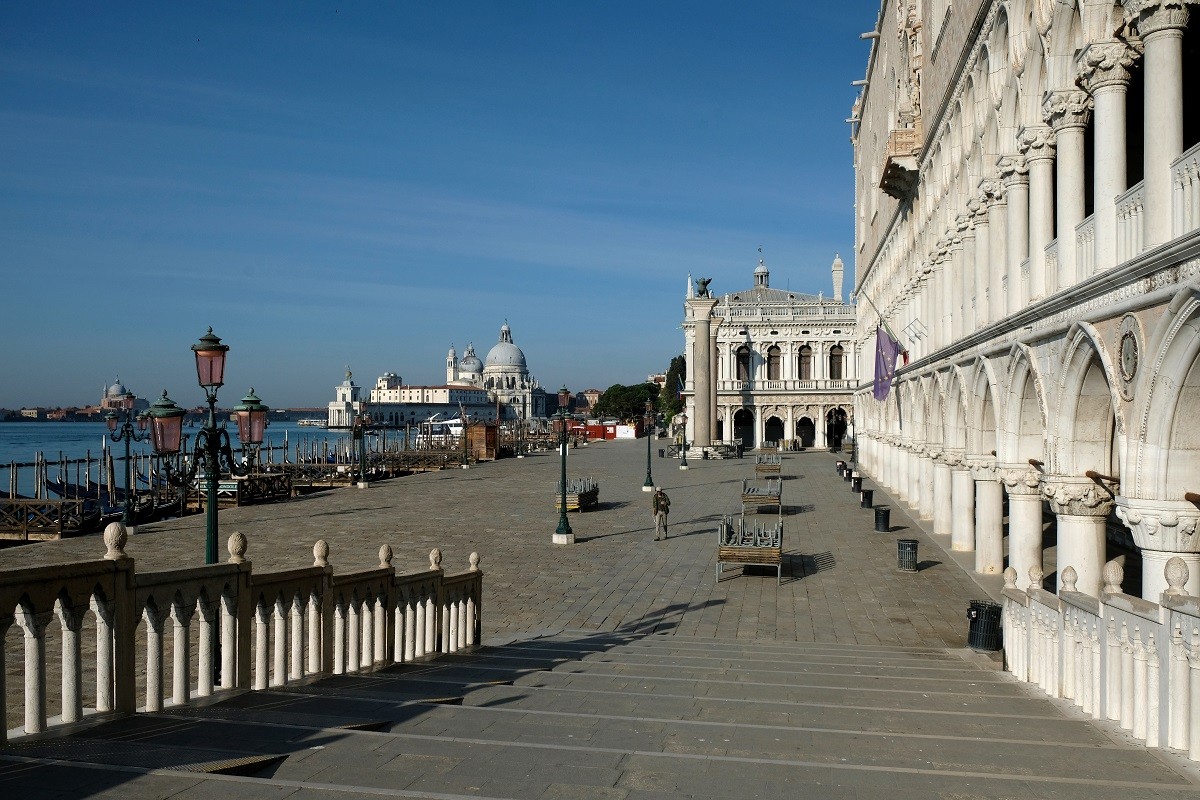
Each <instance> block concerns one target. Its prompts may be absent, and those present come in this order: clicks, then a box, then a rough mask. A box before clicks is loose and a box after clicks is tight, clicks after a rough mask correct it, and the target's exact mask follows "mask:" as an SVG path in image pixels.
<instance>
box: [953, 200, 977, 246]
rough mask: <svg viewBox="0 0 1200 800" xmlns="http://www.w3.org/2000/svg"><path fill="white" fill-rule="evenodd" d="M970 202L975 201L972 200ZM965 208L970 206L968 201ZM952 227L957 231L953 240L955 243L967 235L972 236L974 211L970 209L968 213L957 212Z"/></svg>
mask: <svg viewBox="0 0 1200 800" xmlns="http://www.w3.org/2000/svg"><path fill="white" fill-rule="evenodd" d="M971 202H975V201H973V200H972V201H971ZM967 208H970V203H968V204H967ZM954 227H955V228H956V229H957V231H958V238H957V240H956V242H955V243H956V244H957V242H959V241H962V239H963V238H965V237H967V236H974V235H975V234H974V233H973V231H974V230H975V212H974V211H973V210H972V211H971V212H970V213H968V214H959V215H958V216H957V217H955V218H954Z"/></svg>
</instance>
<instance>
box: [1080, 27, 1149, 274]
mask: <svg viewBox="0 0 1200 800" xmlns="http://www.w3.org/2000/svg"><path fill="white" fill-rule="evenodd" d="M1140 54H1141V43H1140V42H1137V41H1132V42H1123V41H1117V40H1113V41H1108V42H1093V43H1092V44H1090V45H1088V46H1087V48H1086V50H1085V51H1084V54H1083V69H1082V74H1081V78H1082V83H1083V85H1084V86H1085V87H1087V90H1088V91H1089V92H1091V93H1092V103H1093V106H1094V108H1093V114H1094V115H1095V119H1096V125H1095V135H1096V147H1095V163H1096V169H1095V173H1096V176H1095V177H1096V179H1095V187H1094V197H1095V202H1094V203H1093V205H1094V207H1095V211H1094V213H1093V214H1092V216H1093V217H1094V218H1095V220H1096V241H1095V255H1094V258H1095V263H1096V271H1097V272H1101V271H1103V270H1106V269H1108V268H1109V267H1114V266H1116V263H1117V203H1116V201H1117V197H1119V196H1120V195H1121V194H1123V193H1124V192H1125V190H1126V189H1128V188H1129V182H1128V181H1129V177H1128V169H1127V164H1126V161H1125V145H1126V137H1125V117H1126V112H1125V98H1126V94H1127V92H1128V90H1129V68H1130V67H1131V66H1132V65H1133V63H1134V61H1136V60H1137V58H1138V56H1139V55H1140Z"/></svg>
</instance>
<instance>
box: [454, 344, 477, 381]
mask: <svg viewBox="0 0 1200 800" xmlns="http://www.w3.org/2000/svg"><path fill="white" fill-rule="evenodd" d="M458 370H459V372H469V373H472V374H474V373H479V372H483V362H482V361H480V360H479V356H477V355H475V347H474V346H473V345H467V351H466V352H465V353H463V357H462V361H460V362H458Z"/></svg>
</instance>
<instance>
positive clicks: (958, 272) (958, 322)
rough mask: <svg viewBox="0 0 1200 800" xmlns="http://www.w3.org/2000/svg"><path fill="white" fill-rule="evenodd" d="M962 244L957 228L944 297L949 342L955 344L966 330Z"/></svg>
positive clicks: (952, 242) (952, 244)
mask: <svg viewBox="0 0 1200 800" xmlns="http://www.w3.org/2000/svg"><path fill="white" fill-rule="evenodd" d="M962 254H963V243H962V237H961V236H959V235H958V230H957V228H956V229H955V231H954V234H953V237H952V238H951V240H950V252H949V256H948V259H949V260H948V263H947V265H946V267H947V271H948V272H949V276H950V283H949V284H948V287H949V290H950V291H949V292H948V293H947V296H946V300H947V303H946V306H947V307H946V314H947V317H946V321H947V322H948V323H949V325H950V327H949V339H948V341H949V342H957V341H958V340H959V339H961V338H962V337H963V332H964V331H965V330H966V326H965V325H964V324H963V322H964V314H965V312H964V310H963V302H962V299H963V259H962Z"/></svg>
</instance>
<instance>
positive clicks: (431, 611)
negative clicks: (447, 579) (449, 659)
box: [422, 584, 440, 655]
mask: <svg viewBox="0 0 1200 800" xmlns="http://www.w3.org/2000/svg"><path fill="white" fill-rule="evenodd" d="M439 586H440V584H431V585H429V586H427V587H426V591H427V592H428V594H427V595H426V598H425V652H424V653H423V654H422V655H428V654H429V653H436V652H437V651H438V629H437V615H438V595H439V593H440V590H439Z"/></svg>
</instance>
